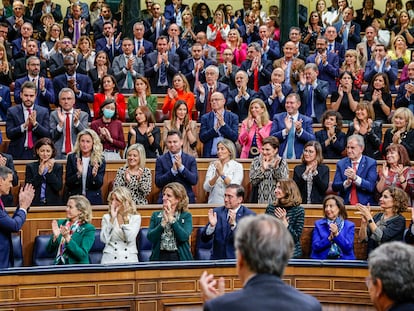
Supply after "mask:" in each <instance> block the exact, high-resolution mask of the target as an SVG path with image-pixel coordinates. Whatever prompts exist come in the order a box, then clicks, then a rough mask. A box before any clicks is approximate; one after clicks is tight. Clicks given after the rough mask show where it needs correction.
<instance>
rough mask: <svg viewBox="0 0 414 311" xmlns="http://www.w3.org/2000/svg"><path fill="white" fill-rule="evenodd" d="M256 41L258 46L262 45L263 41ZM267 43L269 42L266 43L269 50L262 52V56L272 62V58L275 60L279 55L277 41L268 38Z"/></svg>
mask: <svg viewBox="0 0 414 311" xmlns="http://www.w3.org/2000/svg"><path fill="white" fill-rule="evenodd" d="M257 43H259V44H260V46H263V41H262V40H258V41H257ZM268 44H269V45H268V46H269V50H268V51H264V52H263V57H264V58H266V59H267V60H270V61H272V62H273V61H274V60H276V59H278V58H279V57H280V46H279V42H277V41H275V40H272V39H270V40H269V43H268Z"/></svg>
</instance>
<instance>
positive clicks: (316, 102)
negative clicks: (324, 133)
mask: <svg viewBox="0 0 414 311" xmlns="http://www.w3.org/2000/svg"><path fill="white" fill-rule="evenodd" d="M317 84H318V85H317V87H316V88H315V89H314V90H313V92H312V94H310V92H309V87H308V85H307V84H306V85H305V87H304V89H303V90H302V89H301V86H302V85H300V86H299V87H298V94H299V96H300V101H301V105H300V107H299V112H300V113H302V114H304V115H307V116H308V117H312V116H311V115H308V114H307V113H306V111H307V106H308V104H309V103H310V98H309V96H311V95H313V101H312V103H313V110H314V113H315V114H314V117H315V118H316V119H318V121H320V120H321V117H322V114H323V113H324V112H325V110H326V98H327V97H328V95H329V93H330V92H329V85H328V82H326V81H324V80H319V79H317Z"/></svg>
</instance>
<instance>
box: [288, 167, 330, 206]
mask: <svg viewBox="0 0 414 311" xmlns="http://www.w3.org/2000/svg"><path fill="white" fill-rule="evenodd" d="M305 169H306V165H305V164H299V165H296V166H295V168H294V170H293V180H294V181H295V182H296V184H297V185H298V188H299V190H300V194H301V195H302V203H304V204H306V203H308V202H307V197H308V184H307V182H306V180H304V179H303V178H302V174H303V172H305ZM317 170H318V174H317V175H315V176H313V185H312V192H311V202H310V203H311V204H315V203H322V201H323V198H324V197H325V194H326V190H327V189H328V186H329V167H328V166H327V165H325V164H320V165H318V167H317Z"/></svg>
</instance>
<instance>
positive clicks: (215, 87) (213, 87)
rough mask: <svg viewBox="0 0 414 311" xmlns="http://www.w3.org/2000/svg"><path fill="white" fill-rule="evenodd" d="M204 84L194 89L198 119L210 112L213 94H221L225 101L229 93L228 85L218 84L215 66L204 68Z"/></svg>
mask: <svg viewBox="0 0 414 311" xmlns="http://www.w3.org/2000/svg"><path fill="white" fill-rule="evenodd" d="M205 75H206V82H205V83H203V84H201V83H199V84H198V87H197V85H196V86H195V87H194V88H195V96H196V108H197V110H198V111H199V112H200V118H201V117H202V116H203V115H204V114H206V113H208V112H210V111H211V109H212V104H211V97H212V95H213V93H214V92H220V93H222V94H223V96H224V98H225V99H227V94H228V92H229V87H228V85H226V84H224V83H221V82H218V81H217V80H218V77H219V70H218V68H217V67H216V66H214V65H210V66H208V67H207V68H206V71H205Z"/></svg>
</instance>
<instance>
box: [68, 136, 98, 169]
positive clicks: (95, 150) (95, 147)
mask: <svg viewBox="0 0 414 311" xmlns="http://www.w3.org/2000/svg"><path fill="white" fill-rule="evenodd" d="M83 135H89V136H90V137H92V142H93V146H92V152H91V162H90V163H91V164H92V163H94V162H96V163H98V165H101V164H102V163H103V146H102V143H101V140H100V139H99V136H98V134H96V132H95V131H94V130H92V129H84V130H83V131H82V132H80V133H78V136H77V137H76V142H75V146H74V147H73V153H77V154H79V153H80V152H81V150H80V146H79V143H80V139H81V137H82V136H83Z"/></svg>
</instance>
